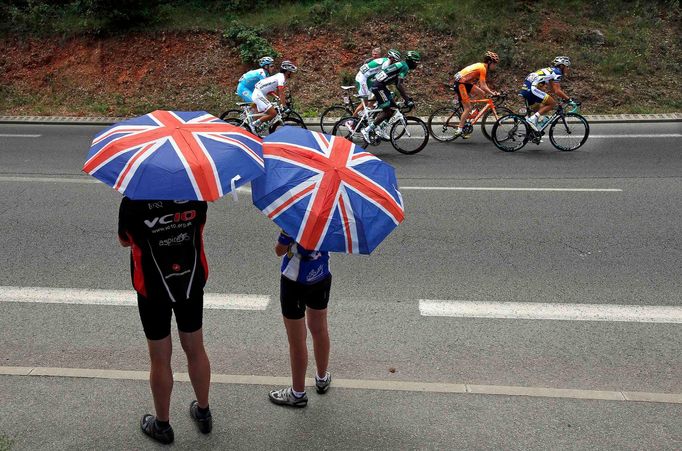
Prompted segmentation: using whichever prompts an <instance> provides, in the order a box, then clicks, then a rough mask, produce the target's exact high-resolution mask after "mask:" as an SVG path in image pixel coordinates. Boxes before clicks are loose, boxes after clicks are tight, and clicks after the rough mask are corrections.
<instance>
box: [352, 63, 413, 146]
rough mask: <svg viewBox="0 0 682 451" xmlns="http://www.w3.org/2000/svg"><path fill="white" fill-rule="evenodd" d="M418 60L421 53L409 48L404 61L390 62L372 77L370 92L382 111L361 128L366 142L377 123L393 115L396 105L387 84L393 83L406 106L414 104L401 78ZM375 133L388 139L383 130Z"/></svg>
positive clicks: (369, 140)
mask: <svg viewBox="0 0 682 451" xmlns="http://www.w3.org/2000/svg"><path fill="white" fill-rule="evenodd" d="M420 62H421V55H420V54H419V52H417V51H414V50H410V51H409V52H407V57H406V58H405V61H398V62H397V63H395V64H391V65H390V66H388V67H387V68H385V69H383V70H382V71H381V72H379V73H378V74H377V75H376V76H375V77H374V84H373V86H372V94H374V96H375V97H376V99H377V102H378V103H379V108H381V109H383V111H382V112H381V113H379V114H378V115H377V117H376V119H375V120H374V122H373V123H371V124H369V126H367V127H365V128H363V129H362V130H361V133H362V136H363V138H365V140H366V141H367V142H371V139H370V134H371V133H372V132H374V130H375V129H376V127H377V125H379V124H381V123H382V122H383V121H385V120H386V119H389V118H390V117H391V116H393V112H394V110H393V109H395V108H397V105H396V103H395V101H394V100H393V94H392V93H391V91H390V90H389V89H388V86H390V85H392V84H395V87H396V88H397V89H398V92H400V95H401V96H402V98H403V99H404V100H405V104H406V105H407V106H408V107H412V106H414V102H413V101H412V98H411V97H410V95H409V94H408V93H407V91H406V90H405V87H404V86H403V80H405V77H407V74H408V72H409V71H410V70H414V69H416V68H417V65H418V64H419V63H420ZM377 134H378V135H379V136H381V137H382V138H384V139H388V136H387V135H386V133H385V132H384V131H381V132H378V133H377Z"/></svg>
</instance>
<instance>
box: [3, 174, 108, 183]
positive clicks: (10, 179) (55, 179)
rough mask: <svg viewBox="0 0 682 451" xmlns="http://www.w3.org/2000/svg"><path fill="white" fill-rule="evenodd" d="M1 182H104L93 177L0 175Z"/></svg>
mask: <svg viewBox="0 0 682 451" xmlns="http://www.w3.org/2000/svg"><path fill="white" fill-rule="evenodd" d="M0 182H46V183H85V184H90V183H102V182H99V181H97V180H95V179H93V178H85V177H81V178H75V177H74V178H67V177H35V176H12V175H10V176H4V175H3V176H0Z"/></svg>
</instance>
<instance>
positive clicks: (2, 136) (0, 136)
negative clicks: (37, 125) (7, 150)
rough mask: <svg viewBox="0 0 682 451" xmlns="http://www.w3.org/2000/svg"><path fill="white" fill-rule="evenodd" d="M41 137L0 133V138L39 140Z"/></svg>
mask: <svg viewBox="0 0 682 451" xmlns="http://www.w3.org/2000/svg"><path fill="white" fill-rule="evenodd" d="M41 136H43V135H26V134H24V135H22V134H12V133H0V138H40V137H41Z"/></svg>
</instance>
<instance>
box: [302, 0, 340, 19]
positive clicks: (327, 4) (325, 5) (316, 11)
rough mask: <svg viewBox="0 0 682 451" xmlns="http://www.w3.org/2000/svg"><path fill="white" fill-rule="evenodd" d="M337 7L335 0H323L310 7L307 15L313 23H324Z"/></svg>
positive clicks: (330, 17)
mask: <svg viewBox="0 0 682 451" xmlns="http://www.w3.org/2000/svg"><path fill="white" fill-rule="evenodd" d="M338 9H339V3H338V2H336V1H335V0H323V1H321V2H316V3H315V4H313V5H312V6H311V7H310V9H309V10H308V17H309V18H310V20H311V22H312V23H313V24H314V25H324V24H326V23H329V22H330V21H331V19H332V17H333V16H334V13H336V11H338Z"/></svg>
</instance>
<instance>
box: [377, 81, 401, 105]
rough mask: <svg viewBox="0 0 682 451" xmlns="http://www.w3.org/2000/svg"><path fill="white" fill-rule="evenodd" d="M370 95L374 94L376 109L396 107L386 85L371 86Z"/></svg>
mask: <svg viewBox="0 0 682 451" xmlns="http://www.w3.org/2000/svg"><path fill="white" fill-rule="evenodd" d="M372 94H374V97H375V98H376V100H377V107H378V108H389V107H395V106H397V105H396V103H395V99H394V98H393V94H392V93H391V90H390V89H388V86H386V85H383V84H381V83H379V84H377V85H374V86H372Z"/></svg>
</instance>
